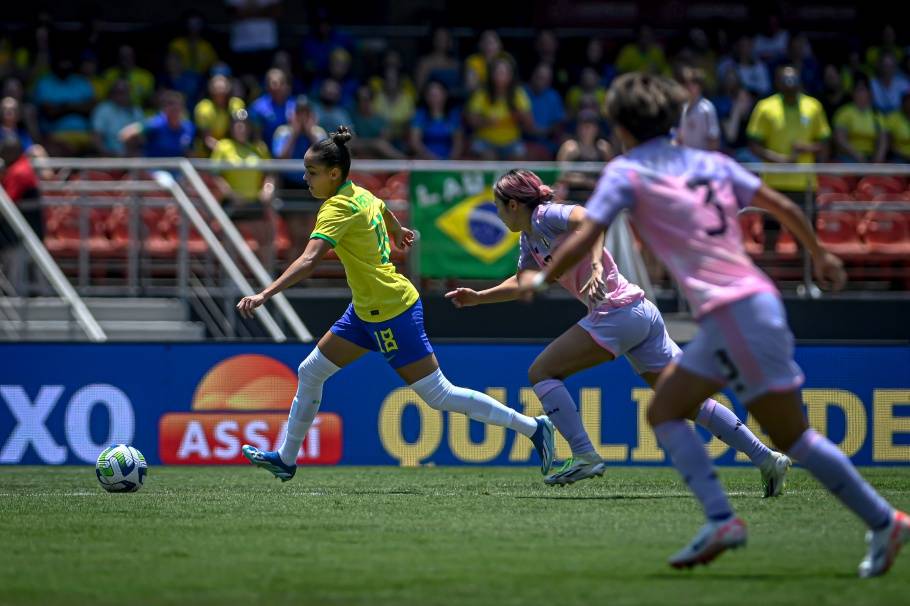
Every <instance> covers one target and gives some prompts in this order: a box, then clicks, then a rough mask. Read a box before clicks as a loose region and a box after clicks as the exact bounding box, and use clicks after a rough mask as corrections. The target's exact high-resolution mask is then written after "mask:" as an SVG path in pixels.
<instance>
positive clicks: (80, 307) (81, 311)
mask: <svg viewBox="0 0 910 606" xmlns="http://www.w3.org/2000/svg"><path fill="white" fill-rule="evenodd" d="M0 214H2V215H3V217H4V218H5V219H6V222H7V223H8V224H9V225H11V226H12V228H13V229H14V230H15V231H16V233H17V234H18V235H19V237H20V238H22V242H23V244H24V246H25V248H26V250H27V251H28V253H29V255H31V257H32V258H33V259H34V260H35V262H36V263H37V264H38V267H39V268H40V269H41V272H42V273H43V274H44V276H45V277H46V278H47V280H48V281H49V282H50V283H51V286H53V288H54V290H55V291H56V292H57V294H58V295H59V296H60V298H61V299H63V300H65V301H66V302H67V303H68V304H69V306H70V308H71V309H72V312H73V314H74V315H75V316H76V321H77V322H78V323H79V326H81V327H82V329H83V330H84V331H85V334H86V336H87V337H88V338H89V339H90V340H92V341H95V342H104V341H106V340H107V335H105V334H104V330H103V329H102V328H101V325H99V324H98V321H97V320H95V318H94V316H92V313H91V312H90V311H89V309H88V307H86V305H85V303H84V302H83V301H82V298H81V297H80V296H79V294H78V293H77V292H76V291H75V289H74V288H73V287H72V285H71V284H70V283H69V280H67V279H66V276H64V275H63V272H61V271H60V268H59V267H58V266H57V264H56V263H55V262H54V260H53V258H52V257H51V255H50V253H48V252H47V249H46V248H45V247H44V243H43V242H41V240H40V239H38V236H37V234H35V232H34V231H33V230H32V228H31V226H30V225H29V224H28V222H27V221H26V220H25V217H23V216H22V213H20V212H19V209H18V208H17V207H16V204H15V203H14V202H13V201H12V200H11V199H10V197H9V196H8V195H7V193H6V190H5V189H3V187H2V186H0Z"/></svg>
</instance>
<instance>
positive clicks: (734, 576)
mask: <svg viewBox="0 0 910 606" xmlns="http://www.w3.org/2000/svg"><path fill="white" fill-rule="evenodd" d="M645 578H648V579H660V580H668V581H692V582H698V583H702V582H704V581H705V580H707V579H710V580H711V581H721V582H724V581H728V582H730V581H732V582H734V583H741V582H743V581H795V582H802V581H807V580H809V579H821V580H833V579H850V580H854V579H856V578H857V577H856V574H850V573H848V572H829V573H823V572H799V571H798V570H794V571H787V572H743V573H735V572H726V573H718V572H711V571H705V572H701V573H699V572H696V571H694V570H681V571H679V572H656V573H654V574H648V575H645Z"/></svg>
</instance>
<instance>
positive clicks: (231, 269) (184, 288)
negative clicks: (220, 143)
mask: <svg viewBox="0 0 910 606" xmlns="http://www.w3.org/2000/svg"><path fill="white" fill-rule="evenodd" d="M35 165H36V166H37V167H39V168H50V169H57V170H60V171H73V170H75V171H80V170H94V171H151V173H152V174H153V176H154V178H155V181H137V182H131V181H99V182H91V181H88V182H67V183H65V184H63V185H61V184H60V183H55V182H53V181H48V182H45V183H43V184H42V188H43V189H44V190H45V191H53V190H54V189H57V188H62V189H64V190H65V191H67V192H86V193H91V192H93V191H94V192H111V191H112V190H115V191H118V192H119V191H122V192H136V193H142V192H144V193H151V192H153V191H158V192H161V191H165V192H167V193H168V194H169V196H170V197H171V198H172V199H173V200H174V201H175V202H176V203H177V204H178V206H179V207H180V210H181V212H182V213H183V216H185V217H186V218H187V219H188V220H189V222H190V223H191V224H192V227H193V228H194V229H195V230H196V231H197V232H198V233H199V235H200V236H201V237H202V239H203V241H204V242H205V245H206V246H207V247H208V250H209V251H211V253H212V254H213V255H214V257H215V259H216V260H217V262H218V263H219V264H220V266H221V267H223V268H224V271H225V272H226V273H227V277H228V279H229V280H230V282H231V283H232V284H233V286H234V289H233V292H239V293H240V294H252V293H254V292H256V291H257V290H258V289H254V288H253V287H252V286H251V285H250V283H249V282H248V281H247V279H246V277H245V276H244V275H243V272H242V271H241V270H240V268H239V267H238V266H237V263H236V262H235V261H234V259H233V258H232V256H231V255H230V254H229V253H228V252H227V250H226V249H225V248H224V245H223V244H222V242H221V241H220V240H219V238H218V237H217V236H216V235H215V233H214V232H213V231H212V227H211V226H210V224H209V222H208V221H207V220H206V219H205V218H204V217H203V216H202V214H200V210H201V211H203V212H205V213H206V214H207V215H209V216H210V217H211V218H212V221H213V223H212V224H213V225H217V226H218V228H219V230H220V231H221V233H222V234H223V235H224V237H225V239H226V242H227V243H229V244H230V245H231V246H232V248H233V249H234V250H235V251H236V252H237V254H238V255H239V257H240V259H241V260H242V261H243V263H244V264H245V265H246V266H247V267H248V268H249V270H250V272H252V274H253V277H254V278H255V279H256V281H257V282H259V283H260V284H261V286H262V287H264V286H266V285H268V284H269V283H270V282H271V278H270V277H269V275H268V272H266V270H265V268H264V267H263V266H262V264H261V263H260V262H259V260H258V259H257V258H256V257H255V256H254V255H253V253H252V251H250V249H249V247H248V245H247V244H246V242H245V241H244V239H243V236H241V234H240V233H239V232H238V231H237V229H236V227H235V226H234V225H233V223H232V222H231V221H230V219H229V218H228V217H227V215H226V214H225V213H224V211H223V210H222V209H221V207H220V205H219V204H218V203H217V201H216V200H215V199H214V197H213V196H212V195H211V192H210V191H209V190H208V188H207V187H206V186H205V184H204V183H203V181H202V179H201V177H200V176H199V174H198V173H197V172H196V169H195V168H194V167H193V166H192V165H191V164H190V163H189V162H187V161H186V160H185V159H180V158H173V159H150V158H129V159H113V158H47V159H39V160H36V161H35ZM172 173H173V174H176V175H178V176H179V177H180V179H181V180H182V181H183V182H184V183H185V184H188V186H189V187H191V188H192V190H195V193H196V196H197V200H196V201H194V200H191V199H190V197H189V196H188V195H187V192H186V191H185V190H184V187H183V186H182V185H181V184H180V183H179V182H178V181H177V180H176V179H175V178H174V177H173V174H172ZM128 202H135V201H128ZM97 204H98V205H102V206H104V205H106V206H110V205H111V200H110V198H107V199H101V200H100V201H99V202H97ZM158 204H159V205H160V204H161V203H160V201H159V202H158ZM137 209H138V205H137ZM134 215H137V213H134ZM135 223H136V221H133V222H131V238H130V240H131V244H130V247H131V250H133V251H134V249H135V247H136V246H138V244H137V243H136V240H137V238H136V234H137V231H138V230H134V229H132V225H133V224H135ZM181 228H182V233H181V246H180V248H179V249H178V250H179V251H180V261H179V262H178V264H177V271H178V273H180V274H181V276H180V277H179V281H178V286H179V289H178V291H179V292H178V294H179V295H180V296H183V297H185V296H187V294H188V293H190V292H195V293H198V291H199V289H200V288H202V289H206V288H208V287H207V285H206V284H205V281H204V280H202V281H200V280H195V281H193V280H191V276H189V275H188V274H189V272H188V270H187V267H188V258H187V255H186V228H185V226H184V222H181ZM81 232H82V237H83V238H85V237H86V235H87V234H86V233H85V230H84V228H83V229H82V230H81ZM79 256H80V264H81V265H87V263H86V261H85V259H86V258H87V253H86V247H85V245H84V243H83V245H82V246H80V252H79ZM135 259H136V255H135V254H130V255H128V272H127V273H128V275H131V276H134V275H135V273H136V267H135ZM79 275H80V276H85V275H87V272H86V271H85V268H84V267H83V268H82V269H81V271H80V273H79ZM190 282H193V283H192V284H190ZM130 285H131V286H130V288H127V289H126V290H127V291H128V292H129V291H130V290H135V289H136V286H135V282H134V281H131V282H130ZM83 286H84V285H83ZM215 294H217V295H220V296H221V299H222V300H227V297H226V296H225V295H226V294H227V293H226V292H225V291H223V290H222V291H218V292H216V293H215ZM210 298H211V297H210ZM273 301H275V306H276V308H277V310H278V311H279V312H280V314H281V316H282V319H283V320H284V321H285V322H286V323H287V325H288V326H289V327H290V329H291V331H292V332H293V334H294V335H295V336H296V337H297V338H298V339H300V340H301V341H305V342H308V341H312V338H313V337H312V335H311V334H310V332H309V331H308V330H307V328H306V326H305V325H304V324H303V322H302V321H301V319H300V317H299V316H298V315H297V314H296V312H295V311H294V309H293V308H292V307H291V305H290V304H289V302H288V301H287V299H286V297H284V295H281V294H279V295H277V296H276V297H273ZM196 308H197V311H199V312H200V315H203V316H204V315H205V310H206V309H207V310H209V312H211V311H213V306H212V304H211V303H198V304H197V305H196ZM221 316H222V319H223V320H225V319H226V321H230V322H235V321H236V314H233V313H232V312H231V310H226V311H225V312H224V313H222V314H221ZM257 317H258V318H259V319H260V321H261V322H262V324H263V326H264V328H265V330H266V332H267V334H268V335H269V336H270V338H271V339H273V340H275V341H284V340H286V339H287V336H286V335H285V333H284V331H283V330H282V328H281V327H280V326H279V325H278V323H277V322H276V321H275V318H274V317H273V316H272V314H271V313H270V312H269V310H268V309H267V308H266V307H263V308H262V309H261V312H260V313H259V314H257ZM209 326H210V328H211V323H209ZM216 336H217V335H216Z"/></svg>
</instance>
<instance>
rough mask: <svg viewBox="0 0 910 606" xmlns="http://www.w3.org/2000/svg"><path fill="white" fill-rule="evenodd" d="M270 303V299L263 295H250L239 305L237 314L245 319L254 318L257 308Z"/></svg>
mask: <svg viewBox="0 0 910 606" xmlns="http://www.w3.org/2000/svg"><path fill="white" fill-rule="evenodd" d="M266 301H268V297H266V296H265V295H263V294H262V293H259V294H256V295H248V296H246V297H244V298H242V299H240V302H239V303H238V304H237V312H238V313H239V314H240V315H241V317H244V318H252V317H253V311H254V310H255V309H256V308H257V307H261V306H262V304H263V303H265V302H266Z"/></svg>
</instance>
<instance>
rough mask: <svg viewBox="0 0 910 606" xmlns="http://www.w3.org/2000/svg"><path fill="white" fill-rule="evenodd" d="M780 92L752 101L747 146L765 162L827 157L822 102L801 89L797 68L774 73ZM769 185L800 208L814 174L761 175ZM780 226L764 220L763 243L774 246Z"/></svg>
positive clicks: (812, 187)
mask: <svg viewBox="0 0 910 606" xmlns="http://www.w3.org/2000/svg"><path fill="white" fill-rule="evenodd" d="M777 88H778V90H779V91H780V93H778V94H776V95H771V96H770V97H767V98H765V99H762V100H761V101H759V102H758V103H756V105H755V109H754V110H752V115H751V116H750V118H749V126H748V127H747V128H746V133H747V135H748V137H749V149H750V150H751V152H752V153H753V154H755V155H756V156H758V158H759V159H761V160H762V161H764V162H776V163H799V164H811V163H814V162H817V161H823V159H824V158H826V157H827V153H828V143H829V141H828V140H829V139H830V137H831V127H830V126H829V125H828V119H827V118H826V117H825V110H824V108H822V104H821V103H820V102H819V101H818V100H817V99H814V98H813V97H810V96H809V95H805V94H803V93H802V92H801V89H800V82H799V72H797V71H796V68H795V67H793V66H792V65H787V66H783V67H781V68H780V69H779V70H778V73H777ZM763 180H764V181H765V183H767V184H768V186H770V187H773V188H774V189H776V190H778V191H779V192H781V193H782V194H784V195H785V196H787V197H788V198H790V199H791V200H792V201H793V202H794V203H796V204H798V205H799V206H800V207H801V208H805V206H806V192H807V190H812V191H814V190H815V186H816V181H815V177H814V176H812V175H809V174H806V173H786V174H773V173H772V174H767V175H763ZM778 232H779V226H778V225H777V223H775V222H771V221H769V222H767V223H766V233H767V237H766V239H765V245H766V246H767V247H769V249H770V250H774V244H775V243H776V241H777V233H778Z"/></svg>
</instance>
